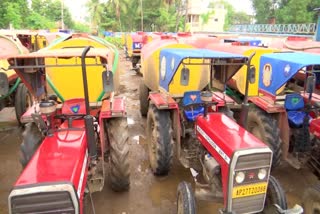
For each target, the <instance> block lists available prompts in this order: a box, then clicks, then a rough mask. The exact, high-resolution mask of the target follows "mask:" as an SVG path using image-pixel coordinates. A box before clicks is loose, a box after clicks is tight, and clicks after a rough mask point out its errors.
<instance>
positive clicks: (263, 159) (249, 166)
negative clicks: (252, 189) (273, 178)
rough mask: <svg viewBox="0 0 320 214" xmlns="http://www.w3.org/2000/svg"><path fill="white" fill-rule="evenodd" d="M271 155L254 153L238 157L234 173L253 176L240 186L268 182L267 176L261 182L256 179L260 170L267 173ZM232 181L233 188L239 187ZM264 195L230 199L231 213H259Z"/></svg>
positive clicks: (269, 153) (262, 205)
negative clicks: (239, 172)
mask: <svg viewBox="0 0 320 214" xmlns="http://www.w3.org/2000/svg"><path fill="white" fill-rule="evenodd" d="M271 159H272V153H271V152H268V153H266V152H264V153H255V154H250V155H242V156H239V157H238V160H237V163H236V165H235V171H243V172H246V174H254V175H255V176H254V177H250V178H249V176H248V177H247V176H246V178H245V180H244V182H243V183H242V184H241V185H252V184H257V183H261V182H268V177H269V176H267V177H266V178H265V179H263V180H259V179H258V177H257V174H258V171H259V169H261V168H265V169H267V171H269V168H270V165H271ZM241 185H239V184H237V183H236V182H235V180H233V186H235V187H236V186H241ZM264 200H265V194H259V195H252V196H246V197H241V198H234V199H232V211H233V212H235V213H239V214H240V213H255V212H259V211H261V210H262V209H263V207H264Z"/></svg>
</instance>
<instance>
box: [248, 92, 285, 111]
mask: <svg viewBox="0 0 320 214" xmlns="http://www.w3.org/2000/svg"><path fill="white" fill-rule="evenodd" d="M249 101H250V102H251V103H253V104H255V105H256V106H258V107H259V108H261V109H263V110H264V111H266V112H268V113H279V112H286V109H285V108H284V106H283V103H282V104H276V103H275V101H274V100H273V99H271V98H269V97H268V96H258V97H250V98H249Z"/></svg>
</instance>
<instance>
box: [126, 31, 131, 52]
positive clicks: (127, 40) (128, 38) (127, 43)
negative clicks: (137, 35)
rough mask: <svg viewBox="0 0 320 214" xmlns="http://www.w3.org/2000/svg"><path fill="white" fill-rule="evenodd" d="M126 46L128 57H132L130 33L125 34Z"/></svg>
mask: <svg viewBox="0 0 320 214" xmlns="http://www.w3.org/2000/svg"><path fill="white" fill-rule="evenodd" d="M126 45H127V51H128V55H129V57H132V45H133V40H132V37H131V34H130V33H128V34H126Z"/></svg>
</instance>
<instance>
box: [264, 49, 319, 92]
mask: <svg viewBox="0 0 320 214" xmlns="http://www.w3.org/2000/svg"><path fill="white" fill-rule="evenodd" d="M319 68H320V55H315V54H309V53H302V52H295V53H294V52H291V53H272V54H265V55H262V56H261V60H260V76H259V91H260V92H261V93H264V94H270V95H273V96H275V95H276V92H277V90H278V89H279V88H281V87H282V86H283V85H284V84H286V83H287V82H288V81H289V80H290V79H291V78H292V77H293V76H294V75H296V74H297V73H298V72H299V71H300V72H305V71H310V72H315V70H317V71H319Z"/></svg>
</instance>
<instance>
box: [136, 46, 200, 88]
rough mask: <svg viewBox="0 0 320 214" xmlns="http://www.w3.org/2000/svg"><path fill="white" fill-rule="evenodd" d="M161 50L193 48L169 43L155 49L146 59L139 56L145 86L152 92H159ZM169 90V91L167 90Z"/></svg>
mask: <svg viewBox="0 0 320 214" xmlns="http://www.w3.org/2000/svg"><path fill="white" fill-rule="evenodd" d="M163 48H194V47H193V46H191V45H187V44H178V43H174V44H172V43H170V44H168V45H165V46H162V47H157V49H155V50H154V51H153V52H152V54H149V55H148V56H147V57H144V55H141V73H142V74H143V80H144V83H145V85H146V86H147V87H148V88H149V89H151V90H153V91H156V90H159V69H160V51H161V50H162V49H163ZM169 90H170V89H169Z"/></svg>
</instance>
